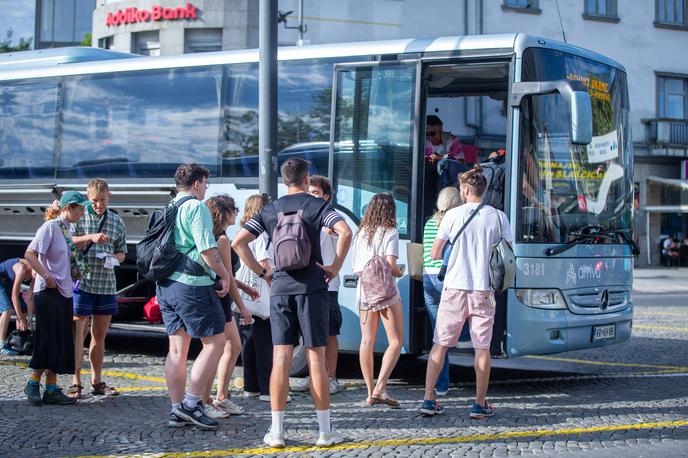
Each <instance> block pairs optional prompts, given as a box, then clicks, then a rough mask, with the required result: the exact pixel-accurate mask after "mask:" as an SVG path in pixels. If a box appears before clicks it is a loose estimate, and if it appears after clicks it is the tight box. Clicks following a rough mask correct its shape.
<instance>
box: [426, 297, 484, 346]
mask: <svg viewBox="0 0 688 458" xmlns="http://www.w3.org/2000/svg"><path fill="white" fill-rule="evenodd" d="M494 315H495V299H494V294H492V292H491V291H466V290H463V289H453V288H444V289H443V290H442V298H441V299H440V306H439V310H438V311H437V325H436V326H435V336H434V337H433V339H432V341H433V342H434V343H436V344H437V345H442V346H443V347H455V346H456V344H458V343H459V335H460V334H461V329H462V328H463V324H464V323H465V322H466V320H468V327H469V328H470V331H471V341H472V342H473V348H480V349H483V348H484V349H488V348H490V342H491V341H492V325H493V324H494Z"/></svg>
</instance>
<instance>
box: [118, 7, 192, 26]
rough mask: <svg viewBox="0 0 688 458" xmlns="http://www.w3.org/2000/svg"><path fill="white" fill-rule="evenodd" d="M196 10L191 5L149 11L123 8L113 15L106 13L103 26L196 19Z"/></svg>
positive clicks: (156, 8) (154, 8)
mask: <svg viewBox="0 0 688 458" xmlns="http://www.w3.org/2000/svg"><path fill="white" fill-rule="evenodd" d="M198 11H199V10H198V8H196V7H195V6H194V5H192V4H191V3H187V4H186V6H177V7H174V8H163V7H162V6H153V7H152V8H151V9H150V10H140V9H138V8H135V7H133V8H125V9H123V10H117V11H116V12H114V13H108V15H107V19H106V20H105V25H106V26H108V27H114V26H118V25H124V24H136V23H138V22H151V21H175V20H179V19H187V20H188V19H190V20H194V21H195V20H196V19H198Z"/></svg>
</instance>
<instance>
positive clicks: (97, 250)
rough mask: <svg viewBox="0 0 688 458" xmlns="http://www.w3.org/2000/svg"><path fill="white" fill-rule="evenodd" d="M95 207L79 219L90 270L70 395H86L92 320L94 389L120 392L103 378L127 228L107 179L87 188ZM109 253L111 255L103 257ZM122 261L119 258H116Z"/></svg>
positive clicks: (78, 291) (78, 310)
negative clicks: (84, 377)
mask: <svg viewBox="0 0 688 458" xmlns="http://www.w3.org/2000/svg"><path fill="white" fill-rule="evenodd" d="M86 192H87V196H88V199H89V200H90V201H91V206H90V207H89V208H88V210H86V211H85V212H84V216H83V217H82V218H81V219H80V220H79V221H78V222H77V223H76V225H75V229H74V243H75V244H76V245H77V247H79V248H81V250H82V253H83V255H84V257H85V258H86V263H87V264H88V266H89V269H90V273H89V274H88V275H86V277H85V278H82V279H81V280H80V281H79V283H78V285H77V287H76V288H75V290H74V319H75V321H74V323H75V327H74V357H75V360H74V361H75V366H74V367H75V370H74V376H73V377H72V386H70V387H69V390H68V391H67V395H68V396H70V397H73V398H74V399H80V398H81V390H83V386H82V385H81V366H82V364H83V360H84V339H85V338H86V334H87V332H88V329H87V326H86V324H87V322H88V318H89V317H92V318H91V344H90V346H89V350H88V359H89V361H90V363H91V393H92V394H94V395H100V396H102V395H109V396H116V395H118V394H119V392H118V391H117V389H116V388H114V387H111V386H108V385H107V384H106V383H105V382H104V381H103V380H102V378H101V375H102V372H103V358H104V356H105V335H106V334H107V331H108V329H109V327H110V320H111V319H112V315H115V314H117V296H116V292H117V286H116V281H115V270H114V267H115V266H116V265H119V263H121V262H123V261H124V258H125V255H126V253H127V242H126V231H125V228H124V221H122V218H121V217H120V216H119V215H118V214H116V213H114V212H111V211H109V210H108V204H109V203H110V196H111V195H112V194H111V193H110V188H109V186H108V184H107V182H106V181H105V180H103V179H102V178H92V179H91V180H89V182H88V185H87V187H86ZM103 255H105V257H103ZM115 260H116V262H115Z"/></svg>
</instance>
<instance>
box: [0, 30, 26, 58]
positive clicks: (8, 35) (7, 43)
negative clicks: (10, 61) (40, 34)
mask: <svg viewBox="0 0 688 458" xmlns="http://www.w3.org/2000/svg"><path fill="white" fill-rule="evenodd" d="M32 41H33V37H29V38H20V39H19V43H17V44H16V45H14V44H13V43H14V29H12V27H10V28H9V29H7V32H5V39H4V40H2V41H0V53H5V52H16V51H28V50H30V49H31V42H32Z"/></svg>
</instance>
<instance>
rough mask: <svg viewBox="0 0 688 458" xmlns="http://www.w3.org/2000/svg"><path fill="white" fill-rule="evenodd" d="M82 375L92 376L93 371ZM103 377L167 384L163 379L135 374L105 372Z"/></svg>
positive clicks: (86, 371)
mask: <svg viewBox="0 0 688 458" xmlns="http://www.w3.org/2000/svg"><path fill="white" fill-rule="evenodd" d="M81 373H82V374H90V373H91V371H89V370H88V369H84V370H82V371H81ZM103 375H107V376H110V377H120V378H128V379H130V380H145V381H147V382H157V383H165V379H164V378H162V377H152V376H150V375H139V374H134V373H133V372H122V371H103Z"/></svg>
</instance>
